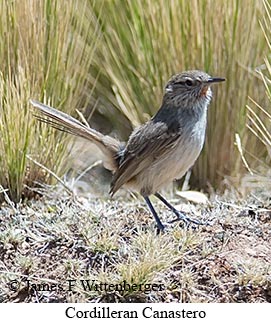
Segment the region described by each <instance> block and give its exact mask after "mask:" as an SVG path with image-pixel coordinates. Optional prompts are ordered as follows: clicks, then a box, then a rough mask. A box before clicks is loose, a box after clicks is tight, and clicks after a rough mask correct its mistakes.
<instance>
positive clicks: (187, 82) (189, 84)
mask: <svg viewBox="0 0 271 323" xmlns="http://www.w3.org/2000/svg"><path fill="white" fill-rule="evenodd" d="M184 83H185V85H187V86H192V85H193V81H192V80H186V81H185V82H184Z"/></svg>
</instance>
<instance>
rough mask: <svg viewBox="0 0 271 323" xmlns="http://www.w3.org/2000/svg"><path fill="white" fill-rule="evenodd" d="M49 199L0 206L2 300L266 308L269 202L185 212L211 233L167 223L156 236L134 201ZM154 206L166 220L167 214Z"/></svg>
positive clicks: (216, 204)
mask: <svg viewBox="0 0 271 323" xmlns="http://www.w3.org/2000/svg"><path fill="white" fill-rule="evenodd" d="M50 194H51V195H50V196H47V197H44V198H43V199H41V200H39V201H35V202H31V203H27V204H22V205H19V206H18V207H17V209H16V212H15V211H14V210H13V209H12V208H10V207H9V206H8V205H6V206H5V207H2V208H1V211H0V216H1V232H0V250H1V252H0V255H1V257H0V278H1V279H0V281H1V294H0V299H1V301H2V302H73V301H76V302H80V301H81V302H142V301H143V302H270V301H271V294H270V290H271V280H270V278H271V267H270V262H271V258H270V255H271V245H270V241H271V232H270V217H271V214H270V200H269V199H268V197H266V196H264V195H263V194H256V195H255V196H251V197H250V198H249V199H248V200H246V201H245V200H244V201H242V202H240V201H238V202H237V201H236V199H235V198H232V197H231V198H230V197H227V198H226V197H224V198H223V200H222V198H219V200H218V198H217V197H216V198H215V199H214V200H213V201H212V202H211V204H210V206H209V207H200V206H193V205H188V206H187V207H188V208H189V209H190V210H191V211H192V212H194V214H196V216H197V217H198V218H200V219H208V220H209V221H210V222H211V223H212V225H210V226H202V227H200V228H192V227H190V228H184V227H183V226H182V225H181V224H175V225H169V226H168V228H167V231H166V233H164V234H160V235H157V234H156V230H155V227H154V222H153V219H152V217H151V216H150V214H149V212H148V211H147V209H146V207H145V205H142V204H141V202H139V201H129V200H128V201H127V199H125V200H124V199H120V200H118V201H108V200H104V201H102V200H100V201H99V200H97V199H90V198H89V199H87V198H83V197H81V198H78V199H77V201H72V200H71V199H70V197H67V196H65V194H63V193H61V197H60V195H59V198H56V195H57V194H56V191H55V190H54V191H51V193H50ZM175 202H176V201H175ZM157 207H158V208H159V212H160V214H161V215H162V218H163V221H164V222H166V221H167V219H168V218H169V217H170V216H172V215H170V214H169V213H168V212H167V210H165V209H164V208H163V207H162V206H161V205H160V204H158V205H157ZM180 207H183V206H182V205H180ZM80 280H84V284H85V288H86V284H87V283H86V280H89V283H90V284H91V283H92V280H94V281H95V284H100V283H103V284H105V283H107V284H114V285H116V284H121V283H123V281H125V282H126V284H130V285H132V284H135V285H134V286H135V288H134V289H133V290H118V289H117V287H114V288H113V289H112V290H111V291H105V290H104V289H101V288H96V289H95V288H93V289H92V290H88V289H87V288H86V290H85V289H84V287H83V286H82V283H81V282H80ZM14 281H16V282H18V286H17V285H15V284H14ZM27 281H28V283H27ZM69 281H72V283H69ZM12 282H13V285H12ZM75 282H76V283H75ZM69 284H72V288H70V289H71V290H69ZM149 284H152V286H161V290H150V286H151V285H149ZM154 284H156V285H154ZM14 286H15V290H14V291H13V290H11V288H12V287H14ZM16 286H17V287H16ZM56 286H57V287H56ZM126 286H127V285H126ZM156 289H157V288H156Z"/></svg>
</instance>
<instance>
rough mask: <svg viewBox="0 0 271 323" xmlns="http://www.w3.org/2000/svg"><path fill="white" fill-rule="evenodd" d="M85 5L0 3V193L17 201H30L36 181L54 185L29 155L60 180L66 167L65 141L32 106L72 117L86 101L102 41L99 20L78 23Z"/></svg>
mask: <svg viewBox="0 0 271 323" xmlns="http://www.w3.org/2000/svg"><path fill="white" fill-rule="evenodd" d="M86 4H87V1H84V0H83V1H80V2H79V1H67V2H65V3H63V2H62V1H57V0H44V1H32V0H21V1H1V3H0V11H1V17H0V66H1V67H0V185H1V190H0V191H1V193H3V192H2V190H5V191H7V193H8V195H9V196H10V197H11V198H12V200H13V201H19V200H20V198H21V197H22V196H26V197H29V196H30V195H31V187H32V188H33V186H35V185H36V184H35V183H36V182H39V181H42V182H44V181H45V182H46V181H47V182H48V181H50V179H49V178H48V174H47V173H46V172H45V171H44V170H42V169H41V168H40V167H39V166H36V164H35V163H33V162H32V161H31V160H30V159H28V158H27V156H28V155H29V156H30V158H31V159H35V160H36V161H37V162H38V163H40V164H43V165H44V166H46V167H47V168H49V169H51V170H52V171H54V172H57V173H58V172H60V171H61V170H62V171H63V170H64V168H65V167H66V165H67V163H66V158H67V150H66V149H65V148H66V146H67V141H66V140H65V136H64V135H63V134H61V133H59V132H55V131H54V130H52V129H51V128H50V127H47V126H43V125H40V124H39V123H38V122H37V121H35V120H33V117H32V116H31V110H30V105H29V99H30V98H34V99H38V100H41V101H44V102H47V103H49V104H51V105H54V106H56V107H58V108H60V109H63V110H65V111H66V112H68V113H72V111H75V108H76V107H78V106H79V104H80V105H82V106H83V105H84V102H86V101H87V100H86V98H87V96H88V95H87V88H86V86H87V82H86V80H87V79H88V76H87V74H88V69H89V66H90V62H91V59H92V55H93V52H94V50H95V46H96V44H97V42H98V39H99V34H98V31H97V30H96V29H95V28H96V23H95V20H94V18H92V17H90V16H88V17H87V19H81V17H82V16H83V14H82V13H83V12H84V8H85V6H86ZM79 12H81V13H80V19H79ZM85 43H87V44H88V48H87V49H86V47H85ZM93 83H94V81H92V84H93ZM89 92H90V91H89ZM88 101H89V100H88ZM2 197H3V195H2V196H0V198H2Z"/></svg>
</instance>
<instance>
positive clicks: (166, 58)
mask: <svg viewBox="0 0 271 323" xmlns="http://www.w3.org/2000/svg"><path fill="white" fill-rule="evenodd" d="M89 7H90V8H89V9H88V10H87V11H86V14H88V13H89V14H92V12H93V10H94V11H95V12H96V13H97V15H98V14H99V18H98V21H99V23H100V26H101V29H102V31H103V39H102V41H101V42H100V44H99V46H98V51H97V55H95V57H94V66H93V69H92V73H93V75H94V76H95V75H97V74H98V73H99V75H100V78H99V81H98V84H97V87H96V91H95V94H96V96H97V97H99V98H100V102H101V103H102V104H101V105H100V106H99V109H100V110H101V111H111V109H112V108H113V109H115V110H116V111H118V113H117V114H115V115H117V116H118V117H117V118H116V117H115V118H114V117H112V118H111V120H112V122H113V123H114V124H115V126H116V127H117V126H118V125H119V124H120V116H121V115H122V116H124V117H125V119H126V120H128V122H130V124H131V125H132V127H135V126H137V125H138V124H140V123H142V122H144V121H146V120H147V119H148V118H150V116H151V115H153V114H154V113H155V112H156V111H157V109H158V108H159V105H160V104H161V98H162V95H163V87H164V85H165V83H166V82H167V80H168V78H169V77H170V76H171V75H172V74H174V73H176V72H179V71H182V70H187V69H202V70H205V71H207V72H209V73H210V74H211V75H214V76H222V77H226V78H227V82H226V83H225V84H223V85H220V86H218V87H216V88H215V89H214V91H215V93H214V101H213V103H212V105H211V107H210V110H209V120H208V131H207V138H206V144H205V147H204V151H203V153H202V154H201V156H200V158H199V160H198V162H197V163H196V165H195V166H194V167H193V173H192V181H191V183H192V184H193V185H196V186H197V187H200V188H206V187H208V186H209V185H211V186H212V187H215V188H221V187H223V185H222V184H223V179H224V178H225V177H228V178H230V179H231V182H234V181H238V179H239V178H240V176H241V174H242V172H243V171H244V170H245V169H244V167H243V164H242V162H241V159H240V156H239V153H238V150H237V149H236V147H235V145H234V141H235V139H234V134H235V133H236V132H238V133H239V134H240V135H241V139H242V143H243V144H244V145H245V147H246V148H247V149H249V150H250V151H251V152H253V153H255V154H257V151H258V143H257V140H256V138H253V137H251V136H250V134H249V132H248V131H247V128H246V104H247V102H248V95H250V96H252V97H254V98H255V99H257V98H261V97H262V96H263V94H264V86H263V84H262V83H261V81H260V80H259V79H257V78H256V77H255V75H254V74H255V73H254V71H255V68H256V67H257V66H258V65H261V64H262V57H263V54H264V53H265V51H266V50H268V48H267V45H266V42H265V39H264V36H263V34H262V32H261V28H260V25H259V22H258V20H259V17H261V16H263V15H265V12H264V9H263V4H262V2H261V1H255V0H248V1H235V0H226V1H211V0H202V1H197V0H191V1H163V0H160V1H150V0H143V1H142V0H134V1H119V0H112V1H104V2H99V1H98V2H93V1H89ZM127 133H128V131H127ZM127 133H126V134H124V137H126V138H127ZM224 183H225V181H224Z"/></svg>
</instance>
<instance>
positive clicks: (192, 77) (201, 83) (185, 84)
mask: <svg viewBox="0 0 271 323" xmlns="http://www.w3.org/2000/svg"><path fill="white" fill-rule="evenodd" d="M223 81H225V78H221V77H211V76H210V75H208V74H207V73H205V72H202V71H198V70H193V71H186V72H182V73H179V74H176V75H174V76H172V77H171V78H170V80H169V81H168V83H167V85H166V87H165V96H164V100H166V101H167V102H170V101H171V103H172V104H173V105H174V106H176V107H178V106H180V107H187V108H189V107H190V106H191V107H194V106H198V105H202V104H204V103H207V104H208V103H209V102H210V100H211V98H212V91H211V88H210V86H211V85H212V84H215V83H220V82H223ZM204 105H205V104H204Z"/></svg>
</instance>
